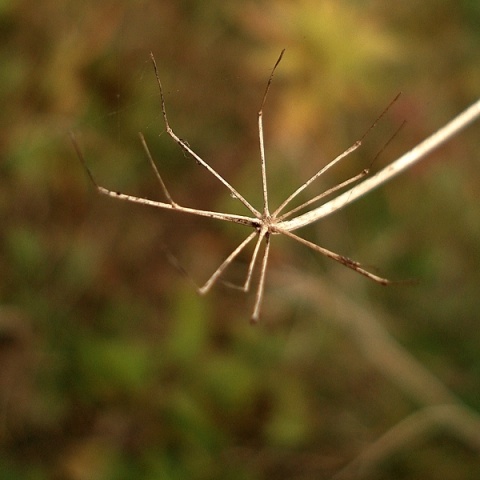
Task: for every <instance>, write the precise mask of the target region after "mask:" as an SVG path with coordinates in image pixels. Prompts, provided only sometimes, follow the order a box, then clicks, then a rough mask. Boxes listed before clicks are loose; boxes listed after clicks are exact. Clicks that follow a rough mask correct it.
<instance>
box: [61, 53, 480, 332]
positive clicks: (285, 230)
mask: <svg viewBox="0 0 480 480" xmlns="http://www.w3.org/2000/svg"><path fill="white" fill-rule="evenodd" d="M284 52H285V50H282V52H281V53H280V56H279V57H278V59H277V61H276V63H275V65H274V67H273V69H272V71H271V74H270V77H269V79H268V81H267V85H266V88H265V92H264V94H263V99H262V103H261V106H260V110H259V111H258V138H259V143H260V166H261V178H262V191H263V208H262V209H261V210H257V209H256V208H255V207H254V206H252V205H251V204H250V202H248V200H246V199H245V197H244V196H243V195H242V194H241V193H240V192H239V191H238V190H236V189H235V188H234V187H233V186H232V185H231V184H230V183H229V182H228V181H227V180H225V179H224V178H223V177H222V176H221V175H220V174H219V173H218V172H217V171H216V170H214V169H213V168H212V167H211V166H210V165H209V164H208V163H207V162H206V161H205V160H203V159H202V158H201V157H200V156H199V155H198V154H196V153H195V152H194V151H193V150H192V149H191V147H190V145H189V144H188V143H187V142H186V141H185V140H182V139H181V138H179V137H178V136H177V135H176V134H175V133H174V131H173V130H172V128H171V127H170V124H169V121H168V118H167V113H166V108H165V97H164V93H163V87H162V82H161V80H160V75H159V73H158V68H157V64H156V61H155V57H154V55H153V53H151V54H150V58H151V61H152V64H153V69H154V72H155V77H156V80H157V84H158V88H159V92H160V103H161V110H162V115H163V120H164V123H165V129H166V131H167V133H168V135H169V136H170V137H171V138H172V139H173V140H174V141H175V142H176V143H177V144H178V145H179V146H180V148H181V149H182V150H183V151H184V153H185V154H188V155H190V156H192V157H193V158H194V159H195V161H196V162H197V164H199V165H201V166H202V167H204V168H205V169H206V170H207V171H208V172H210V173H211V174H212V175H213V176H214V177H215V178H217V179H218V180H219V181H220V182H221V183H222V184H223V185H224V186H225V187H226V188H227V189H228V190H229V192H230V195H231V196H232V197H234V198H236V199H238V200H239V201H240V202H241V203H242V204H243V205H244V206H245V207H246V208H247V209H248V210H249V211H250V213H251V215H250V216H244V215H236V214H230V213H223V212H216V211H209V210H201V209H196V208H191V207H185V206H183V205H180V204H178V203H177V202H175V201H174V200H173V198H172V196H171V195H170V193H169V191H168V189H167V187H166V185H165V183H164V181H163V179H162V177H161V175H160V173H159V171H158V169H157V166H156V164H155V162H154V160H153V158H152V155H151V153H150V150H149V149H148V146H147V144H146V142H145V138H144V136H143V135H142V134H141V133H140V134H139V136H140V141H141V143H142V146H143V149H144V150H145V153H146V156H147V158H148V161H149V163H150V165H151V167H152V169H153V171H154V173H155V176H156V178H157V180H158V182H159V184H160V187H161V189H162V191H163V194H164V196H165V198H166V202H160V201H154V200H150V199H147V198H141V197H136V196H132V195H128V194H125V193H120V192H116V191H113V190H109V189H107V188H105V187H103V186H101V185H99V184H98V183H97V182H96V180H95V178H94V176H93V174H92V172H91V170H90V169H89V167H88V165H87V163H86V161H85V159H84V157H83V154H82V152H81V150H80V147H79V145H78V143H77V141H76V139H75V136H74V134H73V133H71V134H70V136H71V139H72V142H73V145H74V148H75V150H76V153H77V156H78V158H79V160H80V162H81V164H82V165H83V168H84V169H85V171H86V174H87V176H88V178H89V180H90V182H91V183H92V185H93V187H94V188H95V190H97V191H98V192H99V193H100V194H102V195H106V196H108V197H112V198H116V199H120V200H125V201H127V202H133V203H139V204H141V205H149V206H152V207H156V208H162V209H165V210H172V211H176V212H180V213H189V214H192V215H198V216H203V217H208V218H213V219H217V220H222V221H226V222H233V223H238V224H241V225H245V226H247V227H250V228H251V229H252V230H253V231H252V232H250V234H249V235H248V236H247V237H246V238H245V239H244V240H243V241H242V242H241V243H240V244H239V245H238V246H237V247H236V248H235V249H234V250H233V251H232V252H231V253H230V255H228V257H227V258H226V259H225V260H224V261H223V262H222V264H221V265H220V266H219V267H218V268H217V269H216V270H215V271H214V272H213V274H212V275H211V276H210V278H209V279H208V280H207V281H206V283H205V284H204V285H203V286H202V287H199V288H197V290H198V292H199V293H200V294H201V295H205V294H206V293H208V292H209V291H210V289H211V288H212V287H213V286H214V284H215V283H216V282H217V281H218V279H219V278H220V276H221V275H222V274H223V273H224V271H225V270H226V269H227V268H228V266H229V265H230V264H231V263H232V262H233V261H234V259H235V258H236V257H237V256H238V255H239V254H240V253H241V252H242V251H243V250H244V249H245V247H246V246H247V245H248V244H250V243H251V242H252V241H253V240H254V239H255V238H256V243H255V246H254V248H253V253H252V256H251V260H250V263H249V266H248V269H247V274H246V279H245V283H244V284H243V286H241V287H240V289H241V290H242V291H244V292H248V291H249V289H250V284H251V281H252V276H253V272H254V269H255V266H256V265H257V260H258V257H259V252H260V249H261V245H262V243H264V244H265V246H264V250H263V256H262V258H261V263H260V273H259V279H258V284H257V289H256V293H255V301H254V306H253V311H252V315H251V322H252V323H256V322H258V320H259V317H260V311H261V306H262V300H263V297H264V291H265V277H266V272H267V265H268V258H269V253H270V244H271V237H272V236H275V235H285V236H287V237H289V238H292V239H293V240H296V241H297V242H299V243H301V244H303V245H306V246H307V247H309V248H311V249H312V250H314V251H316V252H318V253H321V254H322V255H325V256H326V257H328V258H331V259H332V260H335V261H336V262H338V263H341V264H342V265H345V266H346V267H348V268H350V269H352V270H354V271H356V272H358V273H360V274H361V275H364V276H365V277H367V278H369V279H370V280H373V281H374V282H376V283H378V284H381V285H389V284H391V283H393V282H392V281H391V280H388V279H386V278H382V277H379V276H377V275H375V274H373V273H371V272H370V271H368V270H366V269H364V268H363V267H362V265H361V264H360V263H359V262H356V261H355V260H352V259H350V258H348V257H345V256H343V255H340V254H338V253H335V252H332V251H330V250H327V249H326V248H324V247H321V246H320V245H317V244H315V243H312V242H310V241H308V240H306V239H304V238H302V237H300V236H298V235H297V234H295V233H293V232H294V231H295V230H297V229H299V228H301V227H304V226H306V225H309V224H311V223H313V222H316V221H317V220H319V219H321V218H323V217H325V216H327V215H329V214H331V213H333V212H334V211H336V210H339V209H340V208H343V207H344V206H345V205H347V204H348V203H350V202H352V201H353V200H356V199H357V198H359V197H360V196H362V195H364V194H365V193H367V192H368V191H370V190H372V189H373V188H376V187H377V186H378V185H380V184H382V183H384V182H386V181H387V180H389V179H390V178H392V177H393V176H394V175H396V174H398V173H399V172H401V171H403V170H405V169H406V168H407V167H409V166H411V165H412V164H413V163H415V162H416V161H418V160H419V159H421V158H423V157H425V156H426V155H427V154H428V153H430V152H431V151H432V150H434V149H435V148H436V147H438V146H439V145H440V144H441V143H443V142H445V141H446V140H447V139H449V138H450V137H451V136H453V135H454V134H455V133H457V132H458V131H459V130H460V129H461V128H463V127H464V126H466V125H467V124H468V123H470V122H472V121H473V120H474V119H475V118H476V117H478V116H480V100H478V101H477V102H476V103H474V104H473V105H472V106H471V107H469V108H468V109H467V110H465V111H464V112H463V113H461V114H460V115H458V116H457V117H456V118H455V119H453V120H451V121H450V122H449V123H448V124H447V125H445V126H444V127H443V128H441V129H440V130H438V131H437V132H436V133H434V134H433V135H431V136H430V137H428V138H427V139H426V140H424V141H423V142H422V143H420V144H419V145H417V146H416V147H415V148H413V149H412V150H410V151H409V152H407V153H406V154H404V155H403V156H401V157H400V158H398V159H397V160H395V161H394V162H393V163H391V164H390V165H388V166H387V167H385V168H384V169H383V170H380V171H379V172H377V173H376V174H375V175H373V176H369V177H368V178H367V179H365V180H364V181H363V182H360V183H359V180H361V179H362V178H364V177H366V176H367V175H368V174H369V169H368V168H366V169H364V170H363V171H362V172H360V173H359V174H357V175H355V176H353V177H351V178H349V179H347V180H345V181H344V182H341V183H340V184H338V185H336V186H334V187H332V188H330V189H328V190H327V191H325V192H323V193H322V194H320V195H317V196H315V197H313V198H312V199H310V200H308V201H306V202H304V203H303V204H301V205H300V206H298V207H295V208H293V209H291V210H289V211H286V212H285V209H286V207H287V205H289V204H290V202H291V201H292V200H293V199H294V198H296V197H297V196H298V195H299V194H300V193H301V192H303V191H304V190H305V189H306V188H307V187H308V186H309V185H310V184H311V183H313V182H314V181H315V180H316V179H318V178H319V177H320V176H321V175H322V174H323V173H325V172H326V171H327V170H329V169H330V168H332V167H333V166H334V165H336V164H337V163H338V162H340V161H341V160H343V159H344V158H345V157H347V156H348V155H349V154H351V153H352V152H353V151H355V150H356V149H357V148H358V147H360V145H361V144H362V140H363V139H364V138H365V136H366V135H367V133H368V132H369V131H370V130H371V129H372V128H373V127H374V126H375V125H376V123H377V122H378V120H379V119H380V118H381V117H382V116H383V115H384V114H385V113H386V111H387V110H388V109H389V108H390V106H391V105H392V104H393V103H394V102H395V101H396V99H397V98H398V95H397V97H395V99H394V100H393V101H392V102H391V103H390V104H389V105H388V106H387V108H386V109H385V110H384V111H383V112H382V113H381V114H380V116H379V117H378V118H377V120H375V122H374V123H373V124H372V125H371V126H370V128H369V129H368V130H367V132H366V133H365V134H364V135H363V137H361V138H360V139H359V140H357V141H356V142H355V143H354V144H353V145H352V146H351V147H349V148H348V149H347V150H345V151H344V152H343V153H341V154H340V155H338V156H337V157H336V158H334V159H333V160H332V161H331V162H329V163H328V164H327V165H325V166H324V167H323V168H321V169H320V170H319V171H318V172H317V173H316V174H315V175H313V176H312V177H311V178H310V179H309V180H307V181H306V182H305V183H303V184H302V185H301V186H300V187H299V188H297V190H295V191H294V192H293V193H292V194H291V195H290V196H289V197H288V198H286V199H285V200H284V201H283V202H282V203H281V205H280V206H279V207H277V208H276V209H275V210H274V211H273V212H271V210H270V206H269V201H268V188H267V176H266V162H265V148H264V136H263V108H264V105H265V102H266V99H267V94H268V91H269V89H270V85H271V83H272V80H273V76H274V73H275V70H276V68H277V66H278V64H279V63H280V61H281V59H282V57H283V54H284ZM353 183H357V185H355V186H354V187H352V188H350V189H349V190H347V191H345V192H343V193H342V194H340V195H338V196H337V197H335V198H334V199H333V200H331V201H329V202H327V203H324V204H323V205H321V206H319V207H317V208H314V209H312V210H309V211H307V212H306V213H303V214H301V215H298V216H296V217H294V218H292V219H290V220H287V218H288V217H291V216H292V215H293V214H295V213H297V212H298V211H300V210H302V209H304V208H306V207H308V206H310V205H311V204H312V203H314V202H317V201H318V200H321V199H322V198H324V197H326V196H327V195H331V194H333V193H335V192H337V191H339V190H343V189H344V188H345V187H347V186H349V185H351V184H353Z"/></svg>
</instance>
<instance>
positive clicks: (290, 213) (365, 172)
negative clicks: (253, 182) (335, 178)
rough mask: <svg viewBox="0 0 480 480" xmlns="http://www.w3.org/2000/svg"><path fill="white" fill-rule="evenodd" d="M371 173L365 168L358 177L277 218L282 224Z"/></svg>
mask: <svg viewBox="0 0 480 480" xmlns="http://www.w3.org/2000/svg"><path fill="white" fill-rule="evenodd" d="M369 172H370V170H369V169H368V168H365V169H364V170H362V171H361V172H360V173H359V174H358V175H355V176H354V177H352V178H349V179H348V180H345V181H344V182H342V183H339V184H338V185H335V186H334V187H332V188H329V189H328V190H325V191H324V192H323V193H321V194H320V195H317V196H316V197H313V198H311V199H310V200H308V201H306V202H305V203H302V204H301V205H299V206H298V207H295V208H293V209H292V210H290V211H288V212H287V213H284V214H283V215H280V217H277V220H278V221H279V222H280V221H282V220H285V219H286V218H288V217H291V216H292V215H293V214H294V213H297V212H298V211H300V210H302V209H304V208H306V207H308V206H309V205H311V204H312V203H315V202H318V200H321V199H322V198H325V197H328V195H331V194H332V193H335V192H337V191H338V190H341V189H342V188H345V187H347V186H348V185H351V184H352V183H355V182H357V181H358V180H360V179H362V178H363V177H364V176H365V175H368V174H369Z"/></svg>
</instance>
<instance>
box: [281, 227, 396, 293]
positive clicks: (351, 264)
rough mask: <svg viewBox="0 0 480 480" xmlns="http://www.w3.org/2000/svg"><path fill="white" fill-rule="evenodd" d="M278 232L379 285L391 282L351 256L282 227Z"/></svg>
mask: <svg viewBox="0 0 480 480" xmlns="http://www.w3.org/2000/svg"><path fill="white" fill-rule="evenodd" d="M277 232H278V233H283V234H284V235H286V236H287V237H290V238H293V239H294V240H296V241H297V242H300V243H303V245H306V246H307V247H309V248H311V249H312V250H315V251H316V252H318V253H321V254H322V255H325V256H326V257H328V258H331V259H332V260H335V261H336V262H338V263H341V264H342V265H345V266H346V267H348V268H351V269H352V270H355V271H356V272H358V273H360V274H361V275H363V276H365V277H367V278H369V279H370V280H373V281H374V282H377V283H379V284H381V285H390V284H392V283H396V282H393V281H392V280H388V279H386V278H383V277H379V276H378V275H375V274H373V273H371V272H369V271H368V270H365V269H364V268H363V267H362V266H361V264H360V263H359V262H356V261H355V260H352V259H351V258H348V257H345V256H343V255H339V254H338V253H335V252H332V251H330V250H327V249H326V248H324V247H321V246H320V245H317V244H315V243H312V242H309V241H308V240H305V239H304V238H302V237H299V236H298V235H295V234H294V233H292V232H290V231H288V230H284V229H282V228H278V229H277Z"/></svg>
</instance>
